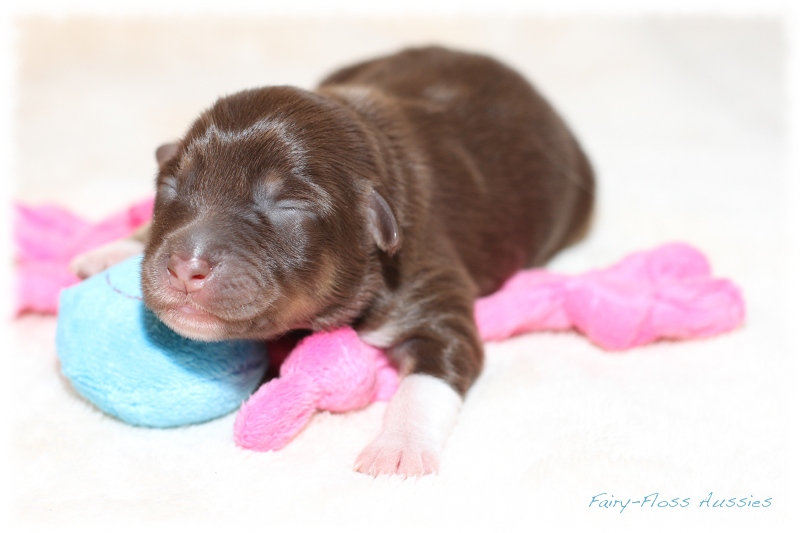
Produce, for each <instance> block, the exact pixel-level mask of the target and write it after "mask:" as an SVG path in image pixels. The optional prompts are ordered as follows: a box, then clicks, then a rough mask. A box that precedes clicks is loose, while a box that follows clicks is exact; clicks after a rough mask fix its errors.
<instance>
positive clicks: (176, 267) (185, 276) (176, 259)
mask: <svg viewBox="0 0 800 533" xmlns="http://www.w3.org/2000/svg"><path fill="white" fill-rule="evenodd" d="M167 270H168V271H169V284H170V285H171V286H172V288H174V289H176V290H179V291H181V292H185V293H187V294H188V293H190V292H197V291H199V290H200V289H202V288H203V285H204V284H205V283H206V280H207V279H208V277H209V275H210V274H211V264H210V263H209V262H208V261H206V260H205V259H203V258H202V257H196V256H192V257H189V258H188V259H187V258H185V257H183V256H181V255H180V254H178V253H173V254H172V255H170V257H169V261H168V262H167Z"/></svg>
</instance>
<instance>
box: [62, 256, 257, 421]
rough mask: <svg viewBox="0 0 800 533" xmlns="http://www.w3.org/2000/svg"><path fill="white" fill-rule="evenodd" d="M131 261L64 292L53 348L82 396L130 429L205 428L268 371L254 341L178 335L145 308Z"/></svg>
mask: <svg viewBox="0 0 800 533" xmlns="http://www.w3.org/2000/svg"><path fill="white" fill-rule="evenodd" d="M141 262H142V257H141V256H137V257H133V258H131V259H129V260H127V261H125V262H123V263H121V264H119V265H116V266H114V267H112V268H110V269H108V270H106V271H105V272H102V273H100V274H98V275H96V276H93V277H91V278H89V279H87V280H86V281H84V282H83V283H80V284H78V285H75V286H74V287H70V288H68V289H64V290H63V291H62V292H61V297H60V301H59V313H58V330H57V333H56V348H57V351H58V356H59V358H60V359H61V371H62V373H63V374H64V375H65V376H66V377H67V378H69V380H70V382H72V385H73V387H75V390H77V391H78V392H79V393H80V394H81V395H82V396H83V397H85V398H86V399H87V400H89V401H90V402H92V403H93V404H95V405H96V406H97V407H99V408H100V409H101V410H103V411H105V412H106V413H108V414H110V415H113V416H115V417H117V418H119V419H120V420H123V421H125V422H128V423H129V424H134V425H139V426H151V427H172V426H181V425H184V424H193V423H197V422H204V421H206V420H210V419H212V418H217V417H219V416H222V415H224V414H227V413H229V412H231V411H233V410H234V409H236V408H237V407H239V406H240V405H241V403H242V402H243V401H244V400H246V399H247V398H248V397H249V396H250V394H252V392H253V391H254V390H255V389H256V387H258V385H259V383H260V382H261V379H262V377H263V376H264V373H265V371H266V369H267V364H268V359H267V354H266V347H265V345H264V344H263V343H261V342H255V341H230V342H199V341H193V340H190V339H187V338H184V337H181V336H180V335H178V334H177V333H175V332H174V331H172V330H171V329H169V328H168V327H167V326H166V325H164V324H163V323H162V322H161V321H159V320H158V318H156V316H155V315H154V314H153V313H152V312H151V311H150V310H149V309H147V308H146V307H145V306H144V304H143V302H142V292H141V286H140V281H139V272H140V269H141Z"/></svg>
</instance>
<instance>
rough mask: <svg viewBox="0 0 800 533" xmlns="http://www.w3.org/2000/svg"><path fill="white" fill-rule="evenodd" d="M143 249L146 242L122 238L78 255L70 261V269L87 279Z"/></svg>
mask: <svg viewBox="0 0 800 533" xmlns="http://www.w3.org/2000/svg"><path fill="white" fill-rule="evenodd" d="M143 251H144V244H142V243H141V242H139V241H135V240H133V239H121V240H118V241H114V242H110V243H108V244H105V245H103V246H101V247H99V248H95V249H94V250H90V251H88V252H86V253H83V254H80V255H78V256H76V257H75V258H74V259H73V260H72V261H71V262H70V264H69V269H70V270H71V271H72V273H73V274H75V275H76V276H78V277H79V278H81V279H86V278H88V277H90V276H94V275H95V274H98V273H100V272H102V271H103V270H106V269H107V268H109V267H112V266H114V265H116V264H117V263H121V262H122V261H124V260H126V259H128V258H129V257H133V256H134V255H137V254H140V253H142V252H143Z"/></svg>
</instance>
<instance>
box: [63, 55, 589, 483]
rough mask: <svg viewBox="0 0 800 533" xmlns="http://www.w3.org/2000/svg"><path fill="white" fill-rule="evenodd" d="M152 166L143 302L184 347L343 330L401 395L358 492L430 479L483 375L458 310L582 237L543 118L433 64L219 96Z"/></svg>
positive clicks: (509, 95) (506, 77) (426, 59)
mask: <svg viewBox="0 0 800 533" xmlns="http://www.w3.org/2000/svg"><path fill="white" fill-rule="evenodd" d="M157 157H158V160H159V163H160V169H159V173H158V185H157V186H158V191H157V196H156V207H155V214H154V218H153V222H152V228H151V234H150V238H149V241H148V243H147V247H146V250H145V259H144V263H143V272H142V286H143V290H144V295H145V302H146V304H147V305H148V306H149V307H150V308H151V309H152V310H153V311H155V312H156V313H157V314H158V316H159V317H160V318H161V319H162V320H163V321H164V322H165V323H166V324H168V325H169V326H170V327H172V328H173V329H174V330H175V331H177V332H179V333H181V334H184V335H186V336H188V337H193V338H196V339H209V340H218V339H234V338H256V339H271V338H274V337H277V336H280V335H282V334H284V333H286V332H287V331H289V330H293V329H311V330H326V329H331V328H335V327H337V326H340V325H343V324H352V325H353V326H354V327H355V328H356V329H357V330H358V331H359V333H360V334H361V336H362V338H363V339H364V340H365V341H366V342H369V343H371V344H374V345H376V346H379V347H382V348H385V349H387V350H388V352H389V353H390V354H391V356H392V357H393V358H394V359H395V360H396V361H397V363H398V364H399V366H400V368H401V370H402V371H403V372H404V374H406V376H407V377H406V378H405V379H404V380H403V382H402V384H401V386H400V390H399V391H398V393H397V394H396V395H395V397H394V398H393V399H392V401H391V403H390V405H389V406H388V408H387V412H386V417H385V420H384V427H383V430H382V432H381V434H380V435H379V436H378V437H377V438H376V439H375V441H373V442H372V443H371V444H370V445H369V446H367V448H366V449H365V450H364V451H363V452H362V453H361V455H360V456H359V458H358V460H357V462H356V469H357V470H359V471H361V472H366V473H370V474H382V473H389V474H394V473H398V474H402V475H421V474H427V473H430V472H434V471H436V470H437V468H438V463H439V454H440V452H441V449H442V446H443V444H444V441H445V439H446V437H447V435H448V434H449V431H450V429H451V427H452V425H453V424H454V422H455V419H456V414H457V412H458V409H459V407H460V404H461V398H462V397H463V395H464V394H465V393H466V392H467V390H468V389H469V387H470V386H471V385H472V383H473V382H474V381H475V378H476V377H477V376H478V374H479V372H480V370H481V365H482V359H483V352H482V347H481V342H480V340H479V339H478V336H477V332H476V327H475V323H474V320H473V316H472V310H473V301H474V300H475V298H476V297H478V296H481V295H485V294H488V293H490V292H492V291H494V290H496V289H497V288H499V287H500V285H501V284H502V283H503V282H504V281H505V280H506V279H507V278H508V277H509V276H511V275H512V274H513V273H514V272H515V271H517V270H518V269H520V268H523V267H527V266H532V265H539V264H542V263H544V262H545V261H546V260H547V259H549V258H550V257H551V256H552V255H553V254H555V253H556V252H557V251H558V250H560V249H561V248H563V247H564V246H566V245H567V244H569V243H570V242H571V241H573V240H575V239H576V238H578V237H579V236H580V234H581V233H582V232H583V231H584V229H585V228H586V225H587V223H588V219H589V215H590V212H591V208H592V203H593V188H594V180H593V176H592V171H591V169H590V166H589V164H588V162H587V160H586V158H585V156H584V154H583V153H582V152H581V149H580V147H579V146H578V144H577V142H576V141H575V139H574V138H573V136H572V135H571V134H570V132H569V131H568V129H567V127H566V126H565V125H564V123H563V122H562V121H561V119H559V117H558V116H557V115H556V113H555V112H554V111H553V109H552V108H551V107H550V106H549V105H548V104H547V102H545V101H544V100H543V99H542V97H541V96H539V95H538V94H537V93H536V92H535V91H534V89H533V88H531V86H530V85H529V84H528V83H527V82H526V81H525V80H524V79H523V78H522V77H521V76H519V75H518V74H517V73H515V72H514V71H512V70H510V69H509V68H507V67H505V66H503V65H502V64H500V63H498V62H497V61H494V60H492V59H490V58H487V57H484V56H480V55H474V54H465V53H459V52H453V51H449V50H445V49H442V48H424V49H413V50H406V51H404V52H401V53H399V54H396V55H392V56H388V57H384V58H379V59H376V60H373V61H368V62H364V63H360V64H357V65H355V66H352V67H349V68H346V69H343V70H340V71H338V72H336V73H334V74H333V75H331V76H330V77H328V78H327V79H325V80H324V81H323V82H322V84H321V85H320V87H319V88H318V89H317V91H316V92H308V91H303V90H300V89H295V88H291V87H268V88H262V89H253V90H249V91H243V92H240V93H237V94H234V95H231V96H227V97H224V98H221V99H219V100H218V101H217V102H216V103H215V104H214V105H213V106H212V107H211V108H210V109H209V110H207V111H205V112H204V113H203V114H202V115H201V116H200V118H199V119H198V120H197V121H196V122H195V123H194V124H193V125H192V127H191V128H190V129H189V131H188V133H187V134H186V135H185V137H184V138H183V139H181V141H180V142H179V143H176V144H174V145H166V146H164V147H162V148H160V149H159V151H158V154H157ZM124 253H129V252H123V253H122V254H123V255H124ZM106 255H107V256H108V255H109V254H106ZM115 260H116V258H112V259H109V260H108V261H107V262H113V261H115ZM102 262H103V261H99V262H98V260H97V259H96V258H95V260H94V264H93V265H90V266H89V267H86V263H87V260H86V258H84V259H83V266H84V272H83V274H84V275H85V274H88V273H92V272H91V270H96V269H98V268H103V267H104V266H106V265H104V264H100V263H102ZM89 263H91V261H89ZM75 268H76V269H77V270H81V262H80V260H79V261H78V262H77V263H76V267H75Z"/></svg>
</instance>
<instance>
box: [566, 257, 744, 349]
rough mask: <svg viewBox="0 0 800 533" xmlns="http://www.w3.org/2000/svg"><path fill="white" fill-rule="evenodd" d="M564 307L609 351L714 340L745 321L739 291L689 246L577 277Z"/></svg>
mask: <svg viewBox="0 0 800 533" xmlns="http://www.w3.org/2000/svg"><path fill="white" fill-rule="evenodd" d="M563 303H564V310H565V311H566V314H567V315H568V317H569V320H570V322H571V323H572V325H573V327H575V329H577V330H578V331H580V332H581V333H583V334H584V335H586V336H587V337H588V338H589V339H590V340H592V342H594V343H595V344H597V345H599V346H600V347H602V348H605V349H606V350H626V349H629V348H633V347H635V346H641V345H643V344H647V343H650V342H653V341H656V340H658V339H674V340H677V339H690V338H698V337H708V336H711V335H716V334H719V333H722V332H724V331H729V330H731V329H733V328H735V327H736V326H738V325H739V324H741V323H742V321H743V320H744V300H743V299H742V296H741V293H740V292H739V289H738V288H737V287H736V286H735V285H734V284H733V283H731V282H730V281H727V280H717V279H713V278H712V277H711V268H710V266H709V264H708V261H707V260H706V258H705V257H704V256H703V254H701V253H700V252H699V251H697V250H696V249H694V248H692V247H691V246H688V245H685V244H668V245H664V246H661V247H659V248H656V249H654V250H650V251H646V252H640V253H636V254H632V255H630V256H628V257H626V258H625V259H623V260H622V261H620V262H619V263H617V264H616V265H613V266H611V267H609V268H606V269H604V270H599V271H594V272H589V273H587V274H584V275H582V276H576V277H574V278H572V279H570V280H568V281H567V282H566V283H565V296H564V300H563Z"/></svg>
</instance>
